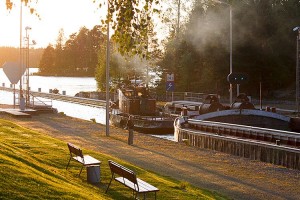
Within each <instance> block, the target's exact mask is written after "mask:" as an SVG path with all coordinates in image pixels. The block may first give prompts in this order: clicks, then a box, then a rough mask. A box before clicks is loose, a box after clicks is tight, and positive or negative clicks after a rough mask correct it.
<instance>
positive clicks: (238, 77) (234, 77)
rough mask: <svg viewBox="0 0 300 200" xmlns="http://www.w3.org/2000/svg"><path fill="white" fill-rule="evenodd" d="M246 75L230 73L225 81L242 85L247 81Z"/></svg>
mask: <svg viewBox="0 0 300 200" xmlns="http://www.w3.org/2000/svg"><path fill="white" fill-rule="evenodd" d="M248 79H249V78H248V75H247V74H245V73H230V74H229V75H228V76H227V81H228V82H229V83H231V84H242V83H246V82H247V81H248Z"/></svg>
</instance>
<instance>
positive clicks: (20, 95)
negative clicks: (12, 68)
mask: <svg viewBox="0 0 300 200" xmlns="http://www.w3.org/2000/svg"><path fill="white" fill-rule="evenodd" d="M20 4H21V5H20V58H19V65H20V66H19V75H20V86H19V87H20V88H19V89H20V93H19V107H20V109H21V110H23V109H24V108H23V105H22V103H21V102H23V91H22V67H23V66H22V39H23V38H22V15H23V14H22V10H23V2H22V0H20ZM14 101H15V99H14Z"/></svg>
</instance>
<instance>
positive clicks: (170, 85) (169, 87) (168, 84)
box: [166, 81, 175, 92]
mask: <svg viewBox="0 0 300 200" xmlns="http://www.w3.org/2000/svg"><path fill="white" fill-rule="evenodd" d="M174 89H175V84H174V81H167V82H166V91H167V92H173V91H174Z"/></svg>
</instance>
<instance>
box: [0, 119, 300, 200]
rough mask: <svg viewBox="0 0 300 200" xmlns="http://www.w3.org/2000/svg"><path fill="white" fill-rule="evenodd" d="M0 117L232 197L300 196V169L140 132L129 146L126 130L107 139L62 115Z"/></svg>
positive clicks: (102, 128) (93, 128)
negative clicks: (196, 146)
mask: <svg viewBox="0 0 300 200" xmlns="http://www.w3.org/2000/svg"><path fill="white" fill-rule="evenodd" d="M0 117H1V118H3V119H7V120H11V121H13V122H15V123H17V124H19V125H21V126H24V127H27V128H30V129H33V130H37V131H39V132H42V133H45V134H47V135H49V136H52V137H55V138H58V139H61V140H63V141H65V142H72V143H74V144H76V145H78V146H80V147H83V148H87V149H91V150H95V151H99V152H101V153H105V154H109V155H113V156H115V157H118V158H120V159H122V160H125V161H128V162H130V163H132V164H134V165H137V166H140V167H142V168H144V169H147V170H150V171H154V172H157V173H160V174H162V175H165V176H169V177H172V178H174V179H178V180H182V181H186V182H189V183H190V184H192V185H195V186H197V187H200V188H205V189H208V190H211V191H216V192H218V193H221V194H224V195H226V196H228V197H230V198H232V199H295V200H296V199H300V188H299V185H300V171H296V170H290V169H286V168H283V167H280V166H274V165H271V164H266V163H261V162H257V161H251V160H248V159H244V158H239V157H236V156H231V155H227V154H223V153H220V152H215V151H210V150H205V149H198V148H194V147H189V146H186V145H185V144H183V143H175V142H172V141H168V140H163V139H159V138H156V137H152V136H150V135H145V134H140V133H136V132H135V133H134V145H133V146H130V145H127V136H128V133H127V131H125V130H122V129H118V128H115V127H110V136H109V137H107V136H106V135H105V126H103V125H100V124H96V123H93V122H89V121H84V120H80V119H75V118H71V117H67V116H64V115H61V114H41V115H37V116H33V117H32V118H28V119H17V118H12V117H10V116H8V115H5V114H0ZM104 179H106V177H104Z"/></svg>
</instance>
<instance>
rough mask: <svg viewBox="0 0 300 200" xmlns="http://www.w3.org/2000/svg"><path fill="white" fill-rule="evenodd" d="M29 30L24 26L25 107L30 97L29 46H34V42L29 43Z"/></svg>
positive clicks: (29, 28)
mask: <svg viewBox="0 0 300 200" xmlns="http://www.w3.org/2000/svg"><path fill="white" fill-rule="evenodd" d="M30 30H31V27H29V26H26V27H25V35H26V36H25V41H26V42H27V43H26V47H25V48H24V49H25V50H26V62H25V67H26V99H25V100H26V105H27V106H29V103H30V96H29V88H30V87H29V46H30V45H36V42H35V41H34V40H32V43H31V44H30V43H29V41H30V40H29V33H28V31H30Z"/></svg>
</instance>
